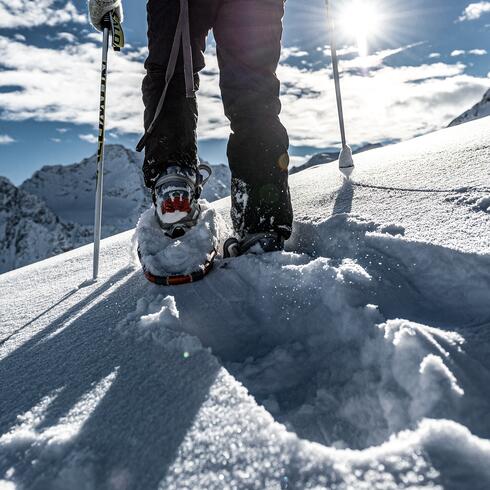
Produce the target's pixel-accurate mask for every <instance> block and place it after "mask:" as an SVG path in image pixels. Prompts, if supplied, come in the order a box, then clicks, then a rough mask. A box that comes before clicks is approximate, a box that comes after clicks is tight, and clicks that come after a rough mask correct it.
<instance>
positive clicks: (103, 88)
mask: <svg viewBox="0 0 490 490" xmlns="http://www.w3.org/2000/svg"><path fill="white" fill-rule="evenodd" d="M102 26H103V31H102V32H103V38H102V68H101V74H100V106H99V139H98V147H97V173H96V182H97V186H96V191H95V223H94V263H93V280H94V281H96V280H97V276H98V275H99V256H100V235H101V228H102V191H103V188H104V138H105V109H106V100H107V56H108V52H109V30H110V28H111V19H110V13H107V14H106V15H105V16H104V19H103V21H102Z"/></svg>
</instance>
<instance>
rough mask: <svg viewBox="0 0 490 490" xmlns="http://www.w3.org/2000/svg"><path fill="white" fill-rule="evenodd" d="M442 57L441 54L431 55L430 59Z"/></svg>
mask: <svg viewBox="0 0 490 490" xmlns="http://www.w3.org/2000/svg"><path fill="white" fill-rule="evenodd" d="M440 57H441V53H430V54H429V58H440Z"/></svg>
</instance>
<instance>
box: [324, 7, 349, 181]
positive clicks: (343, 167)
mask: <svg viewBox="0 0 490 490" xmlns="http://www.w3.org/2000/svg"><path fill="white" fill-rule="evenodd" d="M325 5H326V7H327V20H328V28H329V31H330V51H331V56H332V69H333V79H334V82H335V96H336V98H337V112H338V115H339V126H340V138H341V140H342V150H341V152H340V155H339V170H340V171H341V172H342V174H343V175H344V177H345V178H346V179H349V177H350V175H351V174H352V171H353V170H354V160H353V158H352V149H351V147H350V146H349V145H348V144H347V138H346V136H345V125H344V111H343V108H342V94H341V92H340V75H339V59H338V56H337V44H336V39H335V23H334V20H333V15H332V12H331V9H330V3H329V0H325Z"/></svg>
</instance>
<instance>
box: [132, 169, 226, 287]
mask: <svg viewBox="0 0 490 490" xmlns="http://www.w3.org/2000/svg"><path fill="white" fill-rule="evenodd" d="M199 169H200V170H201V169H203V170H205V171H206V172H207V173H208V176H207V177H206V178H204V177H203V176H202V175H201V173H200V172H197V173H193V172H192V171H189V170H187V169H181V168H179V167H169V168H168V169H167V170H166V172H165V173H164V174H162V175H161V176H160V177H159V178H158V179H157V181H156V184H155V187H154V190H153V203H154V207H152V208H151V209H149V210H147V211H145V212H144V213H143V214H142V216H141V218H140V220H139V222H138V225H137V227H136V234H135V241H136V242H137V253H138V257H139V260H140V263H141V266H142V268H143V272H144V275H145V277H146V278H147V279H148V280H149V281H150V282H153V283H155V284H159V285H165V286H171V285H177V284H186V283H190V282H195V281H198V280H200V279H202V278H203V277H204V276H205V275H206V274H207V273H208V272H209V271H210V270H211V268H212V266H213V262H214V259H215V257H216V255H217V250H218V247H219V240H220V230H221V229H223V225H222V224H221V221H220V220H221V218H220V217H219V216H218V214H217V213H216V211H215V210H214V209H213V208H211V207H210V206H209V205H208V203H207V202H206V201H204V200H201V201H199V199H198V198H199V196H200V195H201V191H202V186H203V185H204V184H205V183H206V182H207V180H208V179H209V176H210V175H211V169H210V168H209V167H208V166H207V165H201V166H200V167H199Z"/></svg>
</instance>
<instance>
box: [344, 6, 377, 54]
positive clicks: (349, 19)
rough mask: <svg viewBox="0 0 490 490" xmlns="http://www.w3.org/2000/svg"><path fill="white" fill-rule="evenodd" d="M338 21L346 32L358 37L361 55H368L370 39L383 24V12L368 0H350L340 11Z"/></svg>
mask: <svg viewBox="0 0 490 490" xmlns="http://www.w3.org/2000/svg"><path fill="white" fill-rule="evenodd" d="M338 22H339V26H340V27H341V29H342V30H343V31H344V32H345V34H347V35H354V36H355V37H356V39H357V49H358V51H359V56H361V57H363V58H365V57H367V56H368V54H369V39H370V38H372V37H374V36H375V35H376V34H377V33H378V32H379V29H380V24H381V14H380V12H379V11H378V9H377V8H376V5H375V4H374V3H373V2H369V1H366V0H354V1H352V2H349V3H348V4H347V5H346V6H345V7H344V8H343V9H342V11H341V12H340V16H339V21H338Z"/></svg>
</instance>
